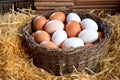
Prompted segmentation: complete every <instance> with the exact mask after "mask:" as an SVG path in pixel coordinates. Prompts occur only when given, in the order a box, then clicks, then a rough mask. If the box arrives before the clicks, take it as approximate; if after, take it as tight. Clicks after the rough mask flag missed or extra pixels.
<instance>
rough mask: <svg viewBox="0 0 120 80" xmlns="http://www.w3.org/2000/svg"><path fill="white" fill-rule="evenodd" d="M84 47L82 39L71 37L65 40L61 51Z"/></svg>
mask: <svg viewBox="0 0 120 80" xmlns="http://www.w3.org/2000/svg"><path fill="white" fill-rule="evenodd" d="M82 46H84V42H83V40H82V39H80V38H77V37H71V38H68V39H66V40H65V41H64V42H63V44H62V49H69V48H78V47H82Z"/></svg>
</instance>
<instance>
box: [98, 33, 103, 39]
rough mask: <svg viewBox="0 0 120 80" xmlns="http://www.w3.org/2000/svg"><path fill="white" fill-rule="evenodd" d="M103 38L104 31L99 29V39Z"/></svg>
mask: <svg viewBox="0 0 120 80" xmlns="http://www.w3.org/2000/svg"><path fill="white" fill-rule="evenodd" d="M100 38H103V32H100V31H98V39H100Z"/></svg>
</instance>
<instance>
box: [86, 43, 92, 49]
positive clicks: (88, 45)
mask: <svg viewBox="0 0 120 80" xmlns="http://www.w3.org/2000/svg"><path fill="white" fill-rule="evenodd" d="M93 45H94V44H93V43H86V44H85V45H84V47H86V48H87V47H90V46H93Z"/></svg>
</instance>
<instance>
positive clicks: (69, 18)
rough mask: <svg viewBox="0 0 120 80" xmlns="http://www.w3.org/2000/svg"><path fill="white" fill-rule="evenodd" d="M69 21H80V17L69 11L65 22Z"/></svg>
mask: <svg viewBox="0 0 120 80" xmlns="http://www.w3.org/2000/svg"><path fill="white" fill-rule="evenodd" d="M69 21H77V22H81V19H80V17H79V16H78V14H76V13H73V12H71V13H69V14H68V15H67V22H69Z"/></svg>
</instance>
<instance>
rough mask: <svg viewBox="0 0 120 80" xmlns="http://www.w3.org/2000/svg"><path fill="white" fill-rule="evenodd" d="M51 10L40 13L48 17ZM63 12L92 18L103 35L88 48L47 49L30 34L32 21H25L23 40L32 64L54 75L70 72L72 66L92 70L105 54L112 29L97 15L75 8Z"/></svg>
mask: <svg viewBox="0 0 120 80" xmlns="http://www.w3.org/2000/svg"><path fill="white" fill-rule="evenodd" d="M53 12H54V11H50V12H45V13H44V14H42V15H44V16H46V17H49V15H50V14H51V13H53ZM64 12H65V13H66V14H68V13H69V12H76V13H77V14H78V15H79V16H80V17H81V19H83V18H85V17H89V18H92V19H93V20H95V21H96V22H97V23H98V25H99V31H102V32H103V33H104V36H105V37H104V38H103V39H101V41H100V43H96V44H95V45H94V46H91V47H88V48H76V49H68V50H58V49H51V50H48V49H46V48H43V47H41V46H40V45H39V44H37V43H36V42H35V41H34V39H33V38H32V37H31V36H30V34H31V33H32V31H33V29H32V21H30V22H27V23H26V25H25V26H24V28H23V42H24V45H25V46H26V48H27V51H28V52H29V53H30V54H31V55H32V57H33V60H34V64H35V65H36V66H37V67H41V68H43V69H45V70H46V71H48V72H50V73H51V74H54V75H60V72H61V73H62V74H68V73H71V72H72V71H73V70H74V68H73V66H75V68H76V69H77V70H78V71H79V70H82V69H84V68H85V67H87V68H89V69H92V70H94V69H95V67H96V66H97V65H98V64H99V61H100V60H101V59H102V58H103V57H104V56H105V55H106V51H107V50H108V46H109V42H110V39H111V36H112V29H111V28H110V27H109V26H108V24H106V22H104V21H102V20H101V19H100V18H99V17H97V16H94V15H90V14H87V13H85V12H82V11H76V10H64Z"/></svg>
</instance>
